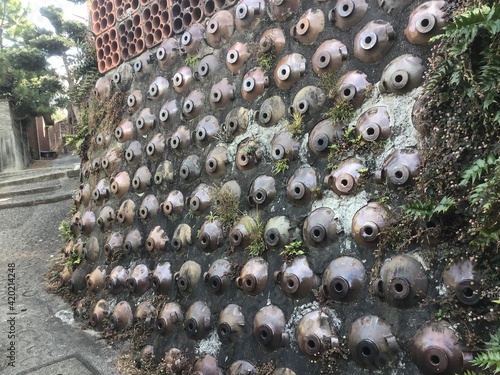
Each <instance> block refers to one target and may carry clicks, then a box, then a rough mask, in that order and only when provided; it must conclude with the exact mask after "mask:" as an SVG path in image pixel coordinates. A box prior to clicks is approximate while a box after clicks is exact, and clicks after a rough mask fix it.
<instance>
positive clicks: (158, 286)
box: [152, 262, 172, 294]
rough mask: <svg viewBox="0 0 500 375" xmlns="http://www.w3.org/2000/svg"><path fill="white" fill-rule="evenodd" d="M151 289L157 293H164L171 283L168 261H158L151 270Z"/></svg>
mask: <svg viewBox="0 0 500 375" xmlns="http://www.w3.org/2000/svg"><path fill="white" fill-rule="evenodd" d="M152 283H153V289H154V290H155V291H156V292H158V293H163V294H166V293H167V292H168V289H169V288H170V284H171V283H172V271H171V270H170V263H169V262H163V263H158V264H157V265H156V267H155V270H154V271H153V281H152Z"/></svg>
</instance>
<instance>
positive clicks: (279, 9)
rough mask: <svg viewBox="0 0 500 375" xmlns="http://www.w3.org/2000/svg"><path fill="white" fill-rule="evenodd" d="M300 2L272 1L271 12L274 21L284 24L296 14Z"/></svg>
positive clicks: (289, 0) (295, 0) (270, 4)
mask: <svg viewBox="0 0 500 375" xmlns="http://www.w3.org/2000/svg"><path fill="white" fill-rule="evenodd" d="M299 5H300V2H299V1H297V0H270V1H269V11H270V12H271V15H272V17H271V18H272V19H273V20H276V21H278V22H284V21H286V20H288V19H289V18H290V17H291V16H293V15H294V14H295V12H296V11H297V10H298V8H299Z"/></svg>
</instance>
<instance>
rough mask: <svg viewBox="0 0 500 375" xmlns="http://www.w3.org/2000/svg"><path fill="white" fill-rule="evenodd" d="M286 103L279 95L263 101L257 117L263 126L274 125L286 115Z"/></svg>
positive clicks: (256, 114)
mask: <svg viewBox="0 0 500 375" xmlns="http://www.w3.org/2000/svg"><path fill="white" fill-rule="evenodd" d="M285 113H286V110H285V103H284V102H283V99H281V97H279V96H278V95H275V96H271V97H269V98H267V99H266V100H264V101H263V102H262V105H261V106H260V109H259V111H257V112H256V113H255V117H256V118H257V119H258V120H259V124H260V125H262V126H274V125H276V124H277V123H278V122H279V121H280V120H281V119H282V118H283V117H284V116H285Z"/></svg>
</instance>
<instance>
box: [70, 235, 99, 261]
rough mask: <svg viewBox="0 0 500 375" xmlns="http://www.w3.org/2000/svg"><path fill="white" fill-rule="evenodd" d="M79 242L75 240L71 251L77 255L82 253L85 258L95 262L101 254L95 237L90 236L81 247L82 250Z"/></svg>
mask: <svg viewBox="0 0 500 375" xmlns="http://www.w3.org/2000/svg"><path fill="white" fill-rule="evenodd" d="M79 245H80V242H77V243H76V244H75V246H74V247H73V251H74V252H75V253H77V254H79V255H83V256H84V257H85V259H87V260H89V261H90V262H95V261H96V260H97V259H98V258H99V256H100V255H101V250H100V248H99V241H98V240H97V237H95V236H92V237H90V238H89V239H88V240H87V242H85V245H84V247H83V250H82V249H81V248H80V246H79Z"/></svg>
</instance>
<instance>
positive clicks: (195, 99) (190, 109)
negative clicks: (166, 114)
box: [181, 90, 205, 121]
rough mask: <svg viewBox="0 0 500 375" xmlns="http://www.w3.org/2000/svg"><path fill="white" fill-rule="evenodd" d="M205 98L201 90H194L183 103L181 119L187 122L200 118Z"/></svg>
mask: <svg viewBox="0 0 500 375" xmlns="http://www.w3.org/2000/svg"><path fill="white" fill-rule="evenodd" d="M204 101H205V96H204V95H203V93H202V92H201V91H199V90H194V91H191V92H190V93H189V95H188V96H187V97H186V98H185V99H184V102H183V103H182V112H181V119H183V120H185V121H187V120H192V119H194V118H196V117H198V116H199V115H200V113H201V111H202V110H203V106H204Z"/></svg>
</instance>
